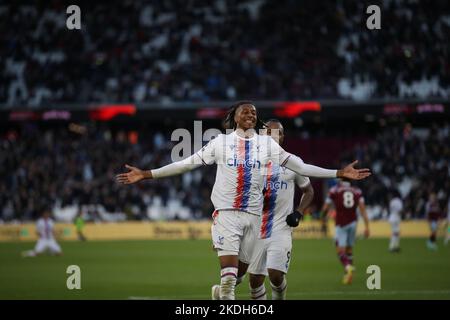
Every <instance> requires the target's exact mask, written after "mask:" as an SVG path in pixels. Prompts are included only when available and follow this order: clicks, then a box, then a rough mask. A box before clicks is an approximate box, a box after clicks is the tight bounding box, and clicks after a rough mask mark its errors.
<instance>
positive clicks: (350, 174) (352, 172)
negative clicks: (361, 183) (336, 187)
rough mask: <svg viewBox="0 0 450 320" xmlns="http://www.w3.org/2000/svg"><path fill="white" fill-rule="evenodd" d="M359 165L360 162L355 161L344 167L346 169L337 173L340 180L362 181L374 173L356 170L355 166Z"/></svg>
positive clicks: (368, 170)
mask: <svg viewBox="0 0 450 320" xmlns="http://www.w3.org/2000/svg"><path fill="white" fill-rule="evenodd" d="M357 163H358V160H355V161H353V162H352V163H350V164H349V165H348V166H346V167H344V169H340V170H338V171H337V177H338V178H347V179H351V180H361V179H365V178H367V177H368V176H370V175H371V174H372V173H371V172H370V169H367V168H364V169H355V165H356V164H357Z"/></svg>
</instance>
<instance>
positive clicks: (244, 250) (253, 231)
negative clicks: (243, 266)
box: [239, 213, 261, 264]
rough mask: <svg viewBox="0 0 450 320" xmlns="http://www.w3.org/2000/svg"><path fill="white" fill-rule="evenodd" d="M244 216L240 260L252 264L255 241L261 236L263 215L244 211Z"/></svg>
mask: <svg viewBox="0 0 450 320" xmlns="http://www.w3.org/2000/svg"><path fill="white" fill-rule="evenodd" d="M242 218H243V219H242V221H244V230H243V235H242V237H241V246H240V250H239V260H240V261H242V262H244V263H247V264H250V263H251V262H252V260H253V253H254V250H255V243H256V242H257V241H258V238H259V230H260V229H259V226H260V221H261V217H259V216H256V215H253V214H249V213H243V214H242Z"/></svg>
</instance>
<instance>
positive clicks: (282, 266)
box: [267, 236, 292, 273]
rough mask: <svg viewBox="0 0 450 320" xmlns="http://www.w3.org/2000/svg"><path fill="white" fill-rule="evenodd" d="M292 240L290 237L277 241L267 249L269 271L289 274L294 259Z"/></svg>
mask: <svg viewBox="0 0 450 320" xmlns="http://www.w3.org/2000/svg"><path fill="white" fill-rule="evenodd" d="M291 255H292V239H291V237H290V236H285V237H281V238H278V239H275V240H274V241H273V242H271V243H270V245H269V247H268V248H267V269H273V270H278V271H281V272H283V273H287V272H288V269H289V264H290V262H291V258H292V256H291Z"/></svg>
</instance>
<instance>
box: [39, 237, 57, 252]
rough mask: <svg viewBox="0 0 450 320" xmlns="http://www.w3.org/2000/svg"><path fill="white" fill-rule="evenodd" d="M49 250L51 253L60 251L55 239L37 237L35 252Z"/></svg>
mask: <svg viewBox="0 0 450 320" xmlns="http://www.w3.org/2000/svg"><path fill="white" fill-rule="evenodd" d="M46 250H49V251H50V252H51V253H61V247H60V246H59V244H58V243H57V242H56V241H55V239H39V240H38V242H37V243H36V246H35V247H34V251H35V252H36V253H43V252H44V251H46Z"/></svg>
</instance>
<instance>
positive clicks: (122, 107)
mask: <svg viewBox="0 0 450 320" xmlns="http://www.w3.org/2000/svg"><path fill="white" fill-rule="evenodd" d="M120 114H123V115H128V116H132V115H135V114H136V106H135V105H134V104H107V105H100V106H97V107H95V108H94V109H92V110H90V111H89V118H90V119H91V120H99V121H109V120H111V119H112V118H114V117H116V116H118V115H120Z"/></svg>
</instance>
